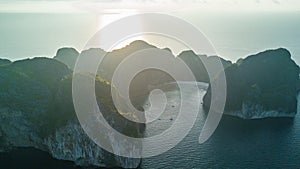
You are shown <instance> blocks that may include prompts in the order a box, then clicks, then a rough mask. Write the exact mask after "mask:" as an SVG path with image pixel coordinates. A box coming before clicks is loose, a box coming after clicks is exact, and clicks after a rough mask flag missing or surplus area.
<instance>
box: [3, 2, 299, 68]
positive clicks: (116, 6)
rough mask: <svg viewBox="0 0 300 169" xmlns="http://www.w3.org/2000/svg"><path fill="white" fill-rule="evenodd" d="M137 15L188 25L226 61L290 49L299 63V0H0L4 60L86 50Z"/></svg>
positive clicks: (162, 45)
mask: <svg viewBox="0 0 300 169" xmlns="http://www.w3.org/2000/svg"><path fill="white" fill-rule="evenodd" d="M139 12H162V13H167V14H171V15H174V16H178V17H180V18H182V19H185V20H187V21H188V22H190V23H191V24H193V25H195V26H196V27H197V28H198V29H199V30H201V31H202V32H203V33H204V34H205V35H206V36H207V37H208V38H209V39H210V40H211V41H212V43H213V44H214V45H215V47H216V49H217V52H218V54H219V55H221V56H222V57H224V58H226V59H230V60H237V59H238V58H240V57H245V56H246V55H248V54H252V53H256V52H259V51H262V50H265V49H267V48H278V47H286V48H288V49H289V50H290V51H291V53H292V54H293V57H294V59H295V60H297V61H298V63H300V49H299V46H300V33H299V30H300V17H299V16H300V1H298V0H242V1H238V0H63V1H58V0H54V1H53V0H43V1H38V0H31V1H24V0H0V37H1V40H0V58H9V59H12V60H16V59H20V58H27V57H35V56H48V57H52V56H54V55H55V52H56V51H57V49H58V48H61V47H65V46H68V47H75V48H76V49H77V50H82V49H83V48H84V46H85V44H86V42H87V41H88V40H89V39H90V38H91V37H92V35H93V34H94V33H96V32H97V30H99V28H100V27H101V26H103V25H105V24H108V23H110V22H112V21H114V20H116V19H119V18H122V17H124V16H128V15H132V14H136V13H139ZM153 43H154V44H155V45H158V46H160V47H166V46H168V47H170V46H171V48H172V44H171V43H168V42H166V43H160V42H159V41H155V40H154V41H153ZM175 48H176V47H174V49H172V50H173V51H175V53H178V52H179V51H180V50H181V49H175ZM176 50H178V51H176Z"/></svg>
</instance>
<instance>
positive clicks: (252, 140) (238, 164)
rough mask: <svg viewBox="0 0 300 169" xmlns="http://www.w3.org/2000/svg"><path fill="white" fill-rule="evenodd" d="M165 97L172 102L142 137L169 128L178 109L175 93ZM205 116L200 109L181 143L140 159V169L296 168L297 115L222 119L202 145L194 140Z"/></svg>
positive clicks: (299, 154)
mask: <svg viewBox="0 0 300 169" xmlns="http://www.w3.org/2000/svg"><path fill="white" fill-rule="evenodd" d="M190 93H191V94H193V92H190ZM203 94H204V92H202V95H203ZM168 98H173V99H171V100H170V102H169V104H168V105H167V109H166V113H164V114H163V115H162V116H161V117H160V120H157V122H155V123H153V124H150V125H149V126H147V129H146V134H148V135H152V134H153V133H160V132H161V131H162V130H163V129H165V128H167V127H169V126H170V125H172V122H173V120H170V118H174V117H175V118H176V113H175V114H174V113H173V112H174V111H173V109H175V108H174V105H175V107H176V106H178V105H177V104H176V102H177V101H176V100H177V98H178V92H174V91H173V92H169V93H168ZM174 98H175V99H174ZM191 98H192V99H194V98H197V97H195V96H191ZM191 101H193V100H191ZM205 117H206V116H205V114H204V113H203V110H200V113H199V115H198V118H197V120H196V123H195V125H194V127H193V129H192V130H191V131H190V133H189V134H188V136H187V137H186V138H185V139H184V140H183V141H182V142H180V143H179V144H178V145H177V146H176V147H174V148H173V149H171V150H169V151H167V152H165V153H163V154H161V155H159V156H155V157H151V158H145V159H143V162H142V165H141V168H143V169H147V168H151V169H153V168H299V167H300V160H299V159H300V115H299V114H297V116H296V117H295V119H289V118H272V119H271V118H269V119H261V120H241V119H238V118H234V117H229V116H223V117H222V120H221V123H220V124H219V126H218V128H217V130H216V131H215V133H214V134H213V136H212V137H211V138H210V139H209V140H208V141H207V142H205V143H204V144H199V143H198V138H199V134H200V131H201V129H202V127H203V123H204V121H205Z"/></svg>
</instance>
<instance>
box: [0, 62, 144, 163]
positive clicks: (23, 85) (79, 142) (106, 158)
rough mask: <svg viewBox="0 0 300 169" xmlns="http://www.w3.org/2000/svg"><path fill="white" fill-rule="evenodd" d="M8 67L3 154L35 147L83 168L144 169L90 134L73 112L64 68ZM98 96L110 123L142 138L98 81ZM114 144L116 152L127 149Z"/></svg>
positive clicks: (0, 125) (0, 133)
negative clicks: (103, 145)
mask: <svg viewBox="0 0 300 169" xmlns="http://www.w3.org/2000/svg"><path fill="white" fill-rule="evenodd" d="M5 63H6V64H3V65H2V66H0V152H10V151H11V150H14V149H17V148H22V147H31V148H34V149H38V150H42V151H45V152H48V153H49V154H50V155H51V156H52V157H54V158H56V159H59V160H67V161H72V162H74V163H75V164H76V165H78V166H97V167H123V168H136V167H138V166H139V164H140V159H131V158H125V157H120V156H116V155H113V154H111V153H109V152H107V151H105V150H103V149H101V148H100V147H99V146H97V145H96V144H95V143H94V142H93V141H92V140H91V139H90V138H89V137H88V136H87V135H86V134H85V132H84V131H83V129H82V127H81V126H80V124H79V122H78V120H77V117H76V114H75V111H74V107H73V102H72V93H71V85H72V71H71V70H70V69H69V68H68V67H67V66H66V65H65V64H63V63H61V62H59V61H57V60H55V59H50V58H34V59H25V60H20V61H15V62H12V63H10V62H7V61H6V62H5ZM95 90H96V95H97V101H98V104H100V105H103V106H102V107H103V110H102V112H103V113H104V116H105V118H106V119H107V121H108V123H110V124H111V125H112V126H113V127H114V128H116V129H117V130H118V131H120V132H122V133H124V134H127V135H131V136H136V137H138V136H139V135H141V134H142V133H143V130H144V127H143V126H141V125H139V124H137V123H133V122H126V119H125V118H124V117H123V116H121V115H119V114H118V113H117V111H116V109H115V108H114V106H113V103H112V98H111V96H110V95H109V94H110V92H109V90H110V86H109V84H107V83H104V82H103V81H101V80H99V78H97V80H96V89H95ZM110 141H111V146H112V147H114V150H115V151H122V149H126V147H122V146H120V144H118V142H116V141H115V140H113V138H112V139H111V140H110ZM138 148H140V147H138ZM126 151H131V150H126ZM115 153H116V154H118V152H115Z"/></svg>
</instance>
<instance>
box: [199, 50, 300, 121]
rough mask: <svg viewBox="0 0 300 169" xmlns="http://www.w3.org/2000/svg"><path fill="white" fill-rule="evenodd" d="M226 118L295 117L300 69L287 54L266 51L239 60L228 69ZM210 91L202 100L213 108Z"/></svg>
mask: <svg viewBox="0 0 300 169" xmlns="http://www.w3.org/2000/svg"><path fill="white" fill-rule="evenodd" d="M225 74H226V80H227V99H226V105H225V114H230V115H233V116H238V117H240V118H244V119H254V118H265V117H294V116H295V114H296V112H297V95H298V91H299V87H300V83H299V67H298V66H297V65H296V63H295V62H294V61H293V60H292V59H291V54H290V52H289V51H288V50H286V49H283V48H279V49H276V50H267V51H264V52H261V53H258V54H256V55H251V56H248V57H247V58H245V59H240V60H238V62H237V63H235V64H233V65H231V66H230V67H228V68H227V69H225ZM210 98H211V89H210V87H209V89H208V92H207V93H206V95H205V96H204V98H203V101H204V102H203V107H204V108H205V109H206V110H208V109H209V108H210V101H211V100H210Z"/></svg>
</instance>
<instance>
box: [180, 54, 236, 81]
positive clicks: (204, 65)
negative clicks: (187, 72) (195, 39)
mask: <svg viewBox="0 0 300 169" xmlns="http://www.w3.org/2000/svg"><path fill="white" fill-rule="evenodd" d="M178 57H179V58H181V59H182V60H183V61H184V62H185V63H186V64H187V65H188V66H189V68H190V69H191V71H192V72H193V73H194V76H195V78H196V80H197V81H198V82H206V83H209V81H210V80H211V79H209V76H208V73H207V69H208V68H209V69H210V70H211V71H212V72H220V71H221V70H222V69H225V68H227V67H229V66H230V65H231V62H230V61H227V60H224V59H222V58H220V57H218V56H209V57H208V56H206V55H197V54H195V53H194V52H193V51H191V50H188V51H183V52H182V53H180V54H179V55H178ZM218 59H219V60H220V61H221V63H222V65H223V68H220V67H218V66H217V65H216V63H217V61H218ZM211 78H212V79H213V78H214V77H211Z"/></svg>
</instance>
